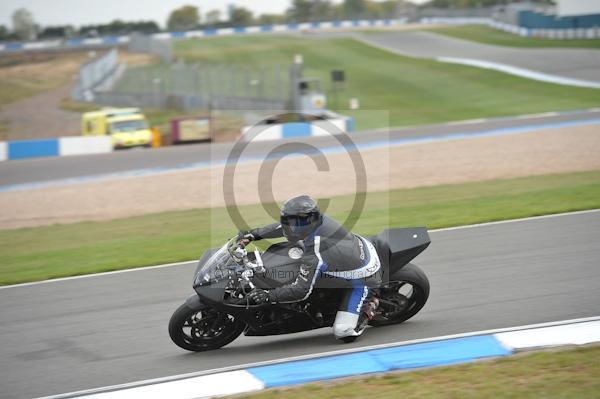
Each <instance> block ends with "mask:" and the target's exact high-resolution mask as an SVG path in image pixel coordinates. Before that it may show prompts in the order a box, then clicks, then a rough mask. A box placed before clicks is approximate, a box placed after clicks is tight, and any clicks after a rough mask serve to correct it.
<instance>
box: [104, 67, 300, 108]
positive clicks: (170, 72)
mask: <svg viewBox="0 0 600 399" xmlns="http://www.w3.org/2000/svg"><path fill="white" fill-rule="evenodd" d="M289 80H290V79H289V70H288V68H285V67H283V66H279V65H275V66H265V67H257V68H251V67H239V66H232V65H222V64H218V65H213V64H206V65H200V64H193V65H190V64H184V63H176V64H160V65H152V66H145V67H139V68H131V69H128V70H127V71H126V72H125V73H124V75H123V76H122V77H121V79H119V81H118V82H117V83H116V84H115V85H114V87H113V88H112V89H111V90H109V91H108V90H107V91H99V92H96V93H95V100H94V101H96V102H99V103H102V104H106V105H113V106H138V107H152V108H177V109H184V110H188V109H197V108H214V109H269V110H283V109H286V106H287V105H288V102H289V87H290V83H289Z"/></svg>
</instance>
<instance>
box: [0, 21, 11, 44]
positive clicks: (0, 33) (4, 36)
mask: <svg viewBox="0 0 600 399" xmlns="http://www.w3.org/2000/svg"><path fill="white" fill-rule="evenodd" d="M9 37H10V32H9V31H8V29H7V28H6V26H4V25H0V40H8V38H9Z"/></svg>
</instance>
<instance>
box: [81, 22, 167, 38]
mask: <svg viewBox="0 0 600 399" xmlns="http://www.w3.org/2000/svg"><path fill="white" fill-rule="evenodd" d="M131 32H140V33H145V34H147V35H149V34H152V33H156V32H160V28H159V27H158V25H157V24H156V22H154V21H136V22H128V21H121V20H118V19H117V20H114V21H112V22H110V23H108V24H102V25H84V26H82V27H81V28H79V36H83V37H96V36H105V35H127V34H129V33H131Z"/></svg>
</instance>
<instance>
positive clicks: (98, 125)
mask: <svg viewBox="0 0 600 399" xmlns="http://www.w3.org/2000/svg"><path fill="white" fill-rule="evenodd" d="M107 134H108V135H110V136H111V137H112V143H113V147H114V148H128V147H137V146H145V147H150V146H152V131H151V130H150V128H149V127H148V122H146V117H145V116H144V114H143V113H142V112H141V111H140V110H139V109H138V108H103V109H101V110H99V111H93V112H86V113H84V114H83V115H82V116H81V135H82V136H94V135H107Z"/></svg>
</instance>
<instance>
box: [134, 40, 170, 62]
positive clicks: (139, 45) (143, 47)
mask: <svg viewBox="0 0 600 399" xmlns="http://www.w3.org/2000/svg"><path fill="white" fill-rule="evenodd" d="M127 49H128V50H129V52H130V53H147V54H154V55H156V56H157V57H159V58H160V59H161V60H162V61H164V62H166V63H170V62H171V61H173V44H172V42H171V41H170V40H158V39H155V38H153V37H152V36H148V35H144V34H141V33H132V34H131V35H130V36H129V43H128V45H127Z"/></svg>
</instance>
